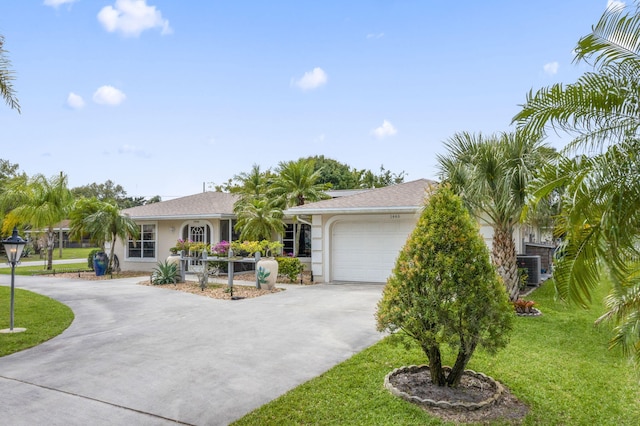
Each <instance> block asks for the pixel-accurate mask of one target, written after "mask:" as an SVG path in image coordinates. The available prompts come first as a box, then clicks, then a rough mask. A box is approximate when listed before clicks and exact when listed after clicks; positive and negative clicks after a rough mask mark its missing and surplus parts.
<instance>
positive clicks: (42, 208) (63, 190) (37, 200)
mask: <svg viewBox="0 0 640 426" xmlns="http://www.w3.org/2000/svg"><path fill="white" fill-rule="evenodd" d="M72 202H73V198H72V196H71V191H69V188H68V187H67V176H66V175H64V174H63V173H60V176H54V177H52V178H51V179H47V178H45V177H44V176H43V175H41V174H38V175H35V176H34V177H33V178H31V179H29V178H28V177H26V176H19V177H17V178H15V179H11V180H9V181H8V182H7V183H6V184H5V187H4V191H3V192H2V194H0V207H1V208H2V210H3V211H7V210H8V209H11V211H10V213H9V214H8V215H7V218H8V220H5V222H6V223H4V224H3V226H7V225H13V224H16V223H24V224H28V225H30V226H31V227H32V229H34V230H36V231H40V230H42V229H45V230H46V235H47V269H48V270H50V269H52V265H53V248H54V244H55V233H54V227H55V226H56V225H57V224H59V223H60V221H62V220H63V219H66V217H67V214H68V212H69V208H70V206H71V203H72Z"/></svg>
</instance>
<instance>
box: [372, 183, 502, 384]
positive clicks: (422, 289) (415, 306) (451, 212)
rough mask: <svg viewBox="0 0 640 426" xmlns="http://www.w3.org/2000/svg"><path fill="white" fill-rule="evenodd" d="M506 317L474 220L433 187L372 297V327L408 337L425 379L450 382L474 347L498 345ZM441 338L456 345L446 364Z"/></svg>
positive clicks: (499, 288) (499, 284)
mask: <svg viewBox="0 0 640 426" xmlns="http://www.w3.org/2000/svg"><path fill="white" fill-rule="evenodd" d="M512 321H513V307H512V306H511V305H510V304H509V299H508V297H507V294H506V293H505V291H504V286H503V284H502V282H501V279H500V278H499V276H498V274H497V273H496V270H495V269H494V267H493V266H492V264H491V261H490V260H489V250H488V248H487V246H486V244H485V242H484V241H483V238H482V236H481V235H480V232H479V229H478V224H477V222H476V221H474V220H473V219H472V218H471V216H470V214H469V212H468V210H467V209H466V208H465V207H464V206H463V204H462V200H461V199H460V197H458V196H457V195H455V194H454V193H453V192H452V190H451V189H450V188H449V187H446V186H443V187H440V188H438V189H436V190H435V191H434V192H432V194H431V196H430V197H429V199H428V201H427V204H426V206H425V208H424V210H423V212H422V214H421V216H420V219H419V220H418V223H417V225H416V227H415V229H414V230H413V232H412V234H411V235H410V236H409V239H408V240H407V243H406V244H405V246H404V248H403V249H402V251H401V252H400V255H399V257H398V260H397V261H396V265H395V267H394V269H393V273H392V275H391V276H390V277H389V279H388V281H387V284H386V286H385V288H384V292H383V295H382V299H381V300H380V302H378V309H377V328H378V330H379V331H390V332H392V333H393V334H392V338H394V339H404V338H406V337H408V338H410V339H413V340H415V341H416V342H417V343H418V345H419V346H420V348H422V350H423V351H424V353H425V355H426V356H427V358H428V360H429V369H430V373H431V380H432V382H433V383H434V384H435V385H438V386H449V387H456V386H458V385H459V383H460V379H461V377H462V374H463V373H464V369H465V366H466V365H467V363H468V362H469V360H470V359H471V356H472V355H473V353H474V351H475V350H476V348H477V347H483V348H484V349H485V350H487V351H489V352H490V353H495V351H497V350H498V349H500V348H502V347H504V346H506V344H507V343H508V334H509V332H510V330H511V328H512ZM443 344H447V345H448V346H449V347H451V348H452V349H453V350H454V352H455V351H457V357H456V360H455V363H454V364H453V367H452V368H451V369H450V370H449V369H448V368H443V365H442V364H443V360H442V355H441V346H442V345H443Z"/></svg>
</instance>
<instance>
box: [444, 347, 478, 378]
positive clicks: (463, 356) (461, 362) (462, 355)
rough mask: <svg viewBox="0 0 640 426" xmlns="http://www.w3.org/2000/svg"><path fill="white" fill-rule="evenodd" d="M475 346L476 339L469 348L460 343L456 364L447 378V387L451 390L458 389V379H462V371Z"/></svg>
mask: <svg viewBox="0 0 640 426" xmlns="http://www.w3.org/2000/svg"><path fill="white" fill-rule="evenodd" d="M477 345H478V341H477V339H474V340H473V342H472V343H471V344H470V345H469V347H466V346H467V345H465V344H464V341H463V342H461V344H460V350H459V351H458V357H457V358H456V363H455V364H454V365H453V367H452V368H451V372H450V373H449V376H447V386H449V387H452V388H455V387H458V385H459V384H460V379H462V374H463V373H464V369H465V367H466V366H467V363H468V362H469V360H470V359H471V356H472V355H473V352H474V351H475V350H476V346H477Z"/></svg>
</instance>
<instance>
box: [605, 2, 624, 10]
mask: <svg viewBox="0 0 640 426" xmlns="http://www.w3.org/2000/svg"><path fill="white" fill-rule="evenodd" d="M625 6H626V5H625V3H624V2H623V1H619V0H608V1H607V10H618V9H622V8H624V7H625Z"/></svg>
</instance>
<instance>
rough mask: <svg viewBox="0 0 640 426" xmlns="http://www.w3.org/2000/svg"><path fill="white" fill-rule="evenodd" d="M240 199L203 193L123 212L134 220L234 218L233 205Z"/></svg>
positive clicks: (226, 195)
mask: <svg viewBox="0 0 640 426" xmlns="http://www.w3.org/2000/svg"><path fill="white" fill-rule="evenodd" d="M237 199H238V196H237V195H235V194H229V193H227V192H211V191H208V192H202V193H200V194H195V195H188V196H186V197H180V198H174V199H173V200H167V201H161V202H159V203H152V204H146V205H144V206H138V207H132V208H129V209H125V210H122V214H125V215H128V216H129V217H131V218H132V219H181V218H210V217H229V216H233V204H234V203H235V202H236V200H237Z"/></svg>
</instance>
